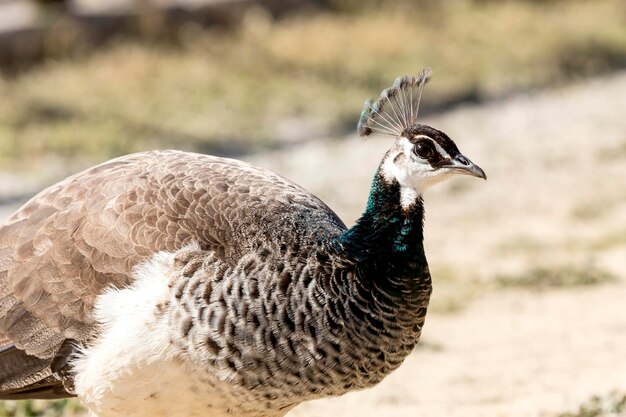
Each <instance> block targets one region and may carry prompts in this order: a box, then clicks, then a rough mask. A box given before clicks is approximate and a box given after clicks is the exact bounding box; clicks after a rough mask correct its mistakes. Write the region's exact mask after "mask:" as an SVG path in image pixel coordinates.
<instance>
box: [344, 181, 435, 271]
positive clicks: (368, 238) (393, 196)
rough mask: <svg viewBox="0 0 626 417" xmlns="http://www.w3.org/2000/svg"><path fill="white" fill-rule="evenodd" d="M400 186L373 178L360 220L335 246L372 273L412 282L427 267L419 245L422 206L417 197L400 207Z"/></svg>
mask: <svg viewBox="0 0 626 417" xmlns="http://www.w3.org/2000/svg"><path fill="white" fill-rule="evenodd" d="M400 194H401V191H400V185H399V184H398V183H397V181H392V182H389V181H387V180H386V179H385V178H384V177H383V175H382V173H381V172H380V169H379V170H378V172H377V173H376V175H375V176H374V180H373V181H372V186H371V190H370V195H369V199H368V202H367V207H366V208H365V212H364V213H363V215H362V216H361V218H360V219H359V220H358V221H357V223H356V224H355V225H354V226H353V227H352V228H350V229H349V230H347V231H345V232H344V233H342V234H341V235H340V236H339V237H338V238H337V239H336V244H337V245H338V246H339V247H340V248H341V251H342V252H343V255H344V256H345V257H347V258H349V259H350V260H353V261H355V262H357V263H358V264H360V265H361V266H362V267H364V268H365V269H366V270H368V271H369V272H372V273H374V272H375V273H377V274H381V273H382V274H384V275H387V276H389V275H391V276H393V277H394V278H407V279H411V280H415V278H417V277H419V276H420V275H422V272H423V271H424V269H425V268H426V266H427V263H426V257H425V255H424V245H423V221H424V206H423V201H422V198H421V197H418V198H417V199H416V200H415V201H414V203H413V204H411V205H409V206H408V207H402V204H401V203H400V198H401V195H400Z"/></svg>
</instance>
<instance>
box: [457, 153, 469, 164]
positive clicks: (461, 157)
mask: <svg viewBox="0 0 626 417" xmlns="http://www.w3.org/2000/svg"><path fill="white" fill-rule="evenodd" d="M457 161H459V162H460V163H462V164H463V165H469V160H468V159H467V158H466V157H464V156H463V155H460V156H459V157H458V158H457Z"/></svg>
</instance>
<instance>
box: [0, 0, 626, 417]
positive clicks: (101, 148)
mask: <svg viewBox="0 0 626 417" xmlns="http://www.w3.org/2000/svg"><path fill="white" fill-rule="evenodd" d="M423 66H431V67H432V68H433V72H434V76H433V79H432V81H431V83H430V84H429V85H428V86H427V88H426V92H425V95H424V98H423V101H422V121H423V122H424V123H427V124H430V125H432V126H434V127H437V128H439V129H441V130H443V131H445V132H447V133H448V134H449V135H450V136H451V137H452V138H453V139H455V141H456V142H457V144H458V145H459V147H460V149H461V150H462V151H463V152H464V153H465V154H466V155H468V156H469V157H470V158H471V159H472V160H474V161H475V162H476V163H478V164H479V165H480V166H482V167H483V168H484V169H485V171H486V172H487V174H488V176H489V180H488V181H487V182H486V183H485V182H481V181H477V180H475V179H471V178H456V179H452V180H451V181H449V182H448V183H446V184H443V185H441V186H438V187H437V188H435V189H433V190H432V191H431V192H429V194H427V195H426V198H425V199H426V209H427V221H426V252H427V254H428V257H429V261H430V264H431V270H432V274H433V277H434V285H435V290H434V294H433V300H432V307H431V309H430V311H429V317H428V320H427V325H426V328H425V332H424V335H423V339H422V341H421V343H420V346H419V347H418V348H417V349H416V351H415V352H414V353H413V354H412V355H411V356H410V357H409V358H408V359H407V360H406V362H405V364H404V365H403V366H402V367H401V368H400V369H399V370H398V371H396V372H395V373H394V374H392V375H391V376H390V377H389V378H387V379H386V380H385V381H384V382H383V383H382V384H380V385H379V386H378V387H376V388H373V389H371V390H368V391H364V392H359V393H355V394H350V395H346V396H344V397H340V398H335V399H328V400H320V401H316V402H312V403H309V404H304V405H302V406H300V407H298V408H296V409H295V410H294V411H292V412H291V413H290V415H291V416H294V417H313V416H329V415H332V416H334V417H340V416H346V417H347V416H355V415H358V416H398V417H400V416H433V417H442V416H447V417H454V416H463V417H465V416H489V417H494V416H503V417H513V416H520V417H522V416H523V417H529V416H551V417H595V416H604V417H607V416H626V2H624V1H623V0H593V1H592V0H588V1H587V0H503V1H498V0H449V1H447V0H446V1H437V0H257V1H254V0H220V1H216V0H65V1H43V0H42V1H39V2H34V1H29V0H0V219H4V218H6V217H7V216H8V215H10V213H11V212H12V211H13V210H15V209H16V208H17V207H19V205H20V204H23V203H24V202H25V201H26V200H27V199H28V198H29V197H31V196H33V195H34V194H36V193H37V192H38V191H40V190H41V189H43V188H44V187H46V186H47V185H50V184H52V183H54V182H56V181H58V180H60V179H62V178H64V177H65V176H67V175H69V174H70V173H73V172H75V171H78V170H80V169H82V168H85V167H87V166H90V165H92V164H95V163H98V162H101V161H104V160H107V159H109V158H112V157H116V156H119V155H122V154H125V153H129V152H135V151H141V150H148V149H157V148H176V149H184V150H189V151H195V152H204V153H211V154H216V155H222V156H230V157H236V158H240V159H243V160H247V161H250V162H253V163H255V164H257V165H260V166H263V167H266V168H269V169H272V170H275V171H277V172H279V173H281V174H283V175H285V176H286V177H288V178H290V179H292V180H294V181H296V182H298V183H299V184H301V185H303V186H304V187H305V188H307V189H308V190H310V191H311V192H313V193H315V194H316V195H318V196H319V197H321V198H322V199H323V200H324V201H326V202H327V203H328V204H329V206H330V207H332V208H334V209H335V210H336V211H337V213H338V214H339V215H340V216H341V217H342V218H343V219H344V221H345V222H346V223H347V224H351V223H352V222H354V220H355V219H357V218H358V215H359V214H360V212H361V210H362V209H363V207H364V205H365V199H366V196H367V193H368V189H369V181H370V179H371V177H372V174H373V172H374V170H375V169H376V166H377V164H378V162H379V161H380V158H381V157H382V155H383V153H384V151H385V149H386V148H387V147H388V146H389V145H390V142H389V139H386V138H368V139H367V140H363V139H359V138H357V137H356V134H355V133H356V132H355V127H356V121H357V119H358V116H359V112H360V110H361V106H362V103H363V101H364V100H365V99H366V98H370V97H375V96H377V95H378V94H379V92H380V91H381V89H383V88H385V87H387V86H389V85H390V84H391V83H392V82H393V79H394V78H395V77H397V76H399V75H403V74H415V73H417V72H418V71H419V70H420V69H421V68H422V67H423ZM82 415H85V411H84V410H83V409H82V408H81V407H80V406H79V405H78V404H77V403H76V402H74V401H73V400H70V401H56V402H46V401H31V402H0V417H3V416H82Z"/></svg>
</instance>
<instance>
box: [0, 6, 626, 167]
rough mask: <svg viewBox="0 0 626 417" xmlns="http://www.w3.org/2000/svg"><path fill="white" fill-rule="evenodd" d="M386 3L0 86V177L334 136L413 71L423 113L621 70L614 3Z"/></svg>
mask: <svg viewBox="0 0 626 417" xmlns="http://www.w3.org/2000/svg"><path fill="white" fill-rule="evenodd" d="M399 3H400V4H395V3H392V2H383V6H384V7H382V8H381V9H377V8H376V7H371V8H366V9H365V10H360V11H359V12H353V13H350V14H349V13H343V14H342V13H339V14H338V13H330V12H320V13H317V14H314V15H307V16H297V17H292V18H288V19H285V20H282V21H278V22H273V21H271V19H270V18H269V17H268V16H267V15H266V14H265V13H264V12H263V11H262V10H256V11H253V12H250V13H249V14H248V15H247V17H246V19H245V21H244V23H243V25H242V29H241V30H238V31H235V32H228V33H221V32H211V31H203V30H201V29H199V28H196V27H193V26H190V27H186V28H184V29H183V30H182V31H181V33H180V34H179V39H180V45H179V46H176V47H172V46H164V45H146V44H141V43H137V42H129V41H126V42H124V41H119V42H118V43H116V44H114V45H112V46H110V47H109V48H106V49H105V50H102V51H99V52H98V53H97V54H93V55H91V56H85V57H83V58H79V59H74V60H65V61H59V62H51V63H48V64H45V65H44V66H42V67H39V68H38V69H36V70H32V71H30V72H28V73H25V74H23V75H21V76H18V77H17V78H12V79H8V78H5V79H0V164H2V165H4V166H5V167H12V168H15V167H17V166H19V167H23V166H24V165H25V159H26V158H27V162H28V163H30V164H37V163H39V162H40V160H38V158H36V156H40V155H48V154H54V155H59V156H61V157H63V158H68V159H69V158H76V157H86V158H88V159H91V160H95V159H103V158H108V157H112V156H115V155H119V154H122V153H127V152H132V151H137V150H142V149H148V148H157V147H176V148H184V149H194V150H200V151H203V150H205V151H211V152H218V153H223V154H224V153H225V154H228V153H233V152H241V151H248V150H257V149H260V148H263V147H267V146H274V145H276V144H279V143H282V142H284V141H289V140H304V139H308V138H312V137H317V136H320V135H327V134H331V133H330V132H332V134H340V133H343V132H345V131H347V130H352V129H353V128H354V125H355V121H356V118H357V116H358V113H359V111H360V106H361V103H362V102H363V100H364V99H366V98H368V97H371V96H374V95H376V94H377V92H378V91H380V89H381V88H383V87H385V86H387V85H388V84H389V83H390V82H391V81H392V80H393V78H394V77H396V76H398V75H401V74H404V73H414V72H416V71H417V70H418V69H419V68H420V67H422V66H424V65H430V66H432V67H433V68H434V70H435V74H436V77H437V83H435V84H434V85H433V87H432V91H431V92H430V93H429V95H430V97H431V99H429V100H428V102H429V104H430V105H432V103H435V105H437V103H436V101H437V99H433V98H438V100H439V104H441V103H446V102H447V103H450V102H454V101H455V100H457V99H480V98H481V97H485V96H493V95H499V94H502V93H505V92H508V91H515V90H518V89H525V88H529V87H538V86H544V85H553V84H555V83H559V82H562V81H564V80H568V79H571V78H572V77H577V76H579V75H584V74H592V73H598V72H602V71H606V70H610V69H612V68H616V67H622V66H625V65H626V32H624V30H623V27H624V25H625V24H626V9H625V8H624V4H623V2H620V1H619V0H597V1H594V2H587V1H554V2H520V1H518V2H514V1H507V2H485V1H482V2H478V1H470V0H455V1H450V2H430V6H429V7H419V8H418V7H409V6H407V4H408V3H407V2H399ZM477 28H480V30H477Z"/></svg>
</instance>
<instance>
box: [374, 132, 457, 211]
mask: <svg viewBox="0 0 626 417" xmlns="http://www.w3.org/2000/svg"><path fill="white" fill-rule="evenodd" d="M420 137H423V138H427V139H429V140H431V141H432V143H433V144H434V146H435V149H436V151H437V152H438V153H439V154H441V155H442V156H443V157H445V158H450V155H449V154H448V153H447V152H446V151H445V150H444V149H443V148H442V147H441V146H440V145H439V144H438V143H437V142H435V141H434V140H432V139H430V138H428V137H427V136H424V135H420ZM413 146H414V145H413V143H411V141H410V140H409V139H407V138H405V137H401V138H399V139H398V140H397V141H396V143H395V144H394V146H393V147H392V148H391V149H390V150H389V152H387V155H386V156H385V159H384V160H383V163H382V166H381V170H382V174H383V177H384V178H385V179H386V180H388V181H392V180H394V179H395V180H396V181H398V183H399V184H400V203H401V204H402V208H405V209H406V208H409V207H410V206H411V205H412V204H413V203H414V202H415V201H416V200H417V199H418V198H419V196H420V195H422V194H423V193H424V192H425V191H426V190H427V189H428V188H430V187H432V186H433V185H435V184H437V183H439V182H441V181H443V180H445V179H446V178H448V177H450V176H451V175H452V171H451V170H449V169H447V168H439V169H433V167H432V166H431V165H430V163H429V162H428V161H427V160H426V159H423V158H420V157H419V156H418V155H416V154H415V153H414V152H413Z"/></svg>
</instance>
